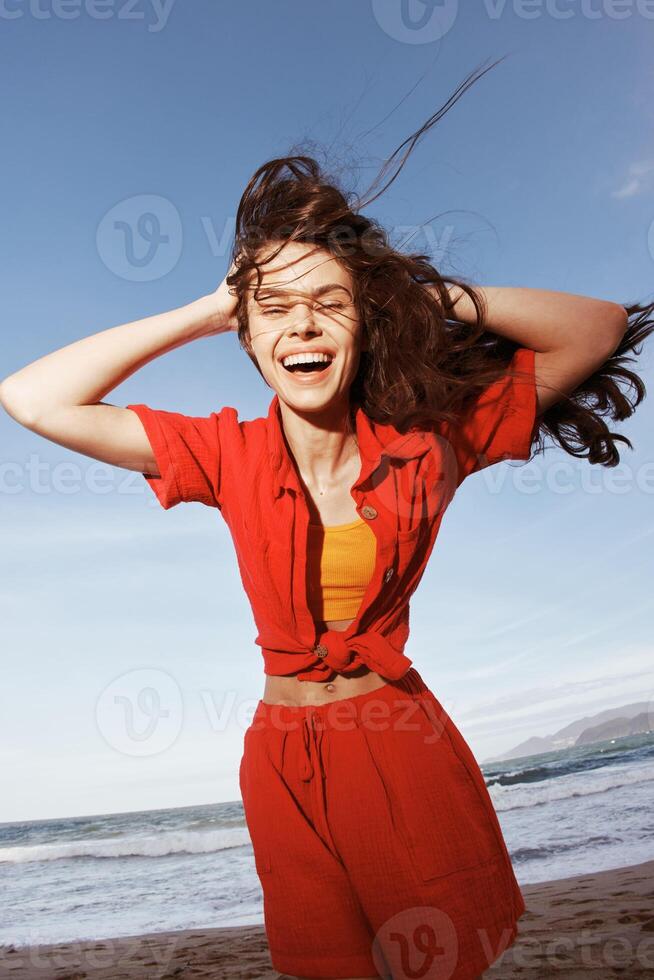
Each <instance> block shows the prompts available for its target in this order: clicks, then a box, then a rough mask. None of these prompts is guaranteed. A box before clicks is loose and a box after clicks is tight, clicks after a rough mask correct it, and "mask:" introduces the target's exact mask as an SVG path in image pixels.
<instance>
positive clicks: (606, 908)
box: [0, 861, 654, 980]
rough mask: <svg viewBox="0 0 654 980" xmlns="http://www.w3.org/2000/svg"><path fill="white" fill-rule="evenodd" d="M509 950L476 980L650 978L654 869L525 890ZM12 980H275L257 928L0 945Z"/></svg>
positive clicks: (646, 866)
mask: <svg viewBox="0 0 654 980" xmlns="http://www.w3.org/2000/svg"><path fill="white" fill-rule="evenodd" d="M522 891H523V894H524V896H525V902H526V905H527V911H526V912H525V913H524V915H523V916H522V918H521V919H520V923H519V925H520V933H519V936H518V938H517V940H516V942H515V943H514V945H513V946H512V947H511V948H510V949H508V950H507V951H506V952H505V953H504V955H503V957H501V959H500V960H499V961H497V962H496V963H495V964H494V965H493V967H492V968H491V969H489V970H487V971H486V973H485V974H484V977H487V978H489V980H490V978H496V980H500V978H501V980H510V978H512V977H525V976H531V977H534V978H538V980H544V978H548V977H550V976H556V977H569V978H571V980H574V978H576V977H587V978H588V977H592V978H593V980H604V978H608V977H611V978H613V977H616V976H623V977H627V978H629V980H631V978H632V977H639V976H652V975H654V861H647V862H645V863H643V864H637V865H633V866H630V867H625V868H618V869H614V870H611V871H603V872H599V873H596V874H584V875H577V876H575V877H572V878H565V879H561V880H558V881H548V882H540V883H538V884H533V885H525V886H524V887H523V889H522ZM5 977H11V978H12V980H17V978H20V980H31V978H35V980H36V978H38V980H86V978H89V980H91V978H92V980H121V978H124V980H150V978H151V980H155V978H157V980H159V978H161V980H163V978H169V977H170V978H172V977H177V978H182V980H187V978H195V977H197V978H204V980H209V978H212V980H215V978H222V977H225V978H227V980H237V978H238V980H277V978H279V977H280V974H279V973H278V972H277V971H276V970H274V969H273V968H272V966H271V964H270V959H269V956H268V948H267V944H266V938H265V934H264V931H263V928H262V927H261V926H240V927H234V928H220V929H196V930H192V931H180V932H161V933H154V934H150V935H141V936H126V937H122V938H119V939H105V940H97V941H95V942H79V943H61V944H56V945H50V946H32V947H20V948H15V947H12V946H5V947H0V978H5Z"/></svg>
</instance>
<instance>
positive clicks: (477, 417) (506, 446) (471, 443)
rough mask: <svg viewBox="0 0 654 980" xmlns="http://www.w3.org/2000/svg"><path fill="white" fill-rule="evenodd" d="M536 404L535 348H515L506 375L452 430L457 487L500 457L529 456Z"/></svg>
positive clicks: (469, 407)
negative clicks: (456, 468)
mask: <svg viewBox="0 0 654 980" xmlns="http://www.w3.org/2000/svg"><path fill="white" fill-rule="evenodd" d="M510 372H516V374H517V376H515V377H514V376H511V374H510ZM518 372H519V373H518ZM537 404H538V403H537V392H536V377H535V352H534V351H533V350H531V348H528V347H518V348H517V349H516V351H515V352H514V354H513V357H512V359H511V361H510V363H509V364H508V366H507V369H506V371H505V373H504V374H502V375H501V376H500V377H499V378H497V379H496V380H495V381H493V382H492V383H491V384H490V385H488V387H487V388H485V389H484V390H483V391H482V392H481V394H479V395H478V396H477V398H476V399H475V400H474V401H473V403H472V405H469V406H467V407H466V408H465V409H464V411H463V414H462V416H461V418H460V420H459V422H458V423H457V425H456V427H455V428H454V429H453V430H451V447H452V449H453V451H454V455H455V457H456V463H457V466H458V480H457V485H458V484H460V483H462V482H463V480H464V479H465V478H466V477H467V476H469V475H470V474H471V473H476V472H477V471H478V470H482V469H485V468H486V467H487V466H492V465H493V464H494V463H499V462H500V461H502V460H506V459H523V460H526V459H529V457H530V455H531V449H532V443H533V441H534V438H535V436H536V433H537V430H538V418H537Z"/></svg>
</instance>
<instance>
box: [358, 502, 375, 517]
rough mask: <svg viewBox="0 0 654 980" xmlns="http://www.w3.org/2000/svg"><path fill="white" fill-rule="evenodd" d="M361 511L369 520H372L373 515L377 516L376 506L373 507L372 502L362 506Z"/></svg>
mask: <svg viewBox="0 0 654 980" xmlns="http://www.w3.org/2000/svg"><path fill="white" fill-rule="evenodd" d="M361 513H362V514H363V516H364V517H367V518H368V519H369V520H372V518H373V517H376V516H377V511H376V510H375V508H374V507H371V506H370V504H365V506H364V507H362V508H361Z"/></svg>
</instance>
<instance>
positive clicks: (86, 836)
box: [0, 734, 654, 946]
mask: <svg viewBox="0 0 654 980" xmlns="http://www.w3.org/2000/svg"><path fill="white" fill-rule="evenodd" d="M481 768H482V771H483V773H484V776H485V778H486V784H487V786H488V788H489V792H490V794H491V797H492V799H493V803H494V805H495V808H496V810H497V813H498V816H499V819H500V823H501V825H502V830H503V832H504V836H505V839H506V842H507V846H508V848H509V852H510V854H511V859H512V861H513V866H514V869H515V873H516V877H517V879H518V881H519V883H520V884H521V885H525V884H528V883H531V882H537V881H545V880H548V879H550V878H562V877H567V876H570V875H575V874H581V873H584V872H592V871H601V870H604V869H608V868H615V867H621V866H623V865H629V864H637V863H639V862H641V861H647V860H651V859H653V858H654V734H647V735H638V736H630V737H626V738H620V739H612V740H610V741H606V742H601V743H597V744H595V745H591V746H584V747H583V748H578V749H574V748H573V749H564V750H561V751H557V752H551V753H548V754H546V755H538V756H532V757H525V758H522V759H519V760H512V761H511V762H506V763H499V764H494V765H484V766H482V767H481ZM0 894H1V895H2V916H1V917H0V944H9V943H13V944H14V945H16V946H24V945H32V944H39V943H49V942H74V941H77V940H83V939H98V938H111V937H116V936H124V935H137V934H140V933H142V932H159V931H164V930H168V929H188V928H208V927H215V926H225V925H230V926H234V925H249V924H253V923H263V912H262V896H261V889H260V885H259V879H258V878H257V875H256V872H255V868H254V859H253V854H252V846H251V843H250V837H249V834H248V831H247V827H246V825H245V820H244V816H243V808H242V805H241V802H240V800H239V801H235V802H230V803H217V804H214V805H208V806H195V807H184V808H179V809H172V810H149V811H145V812H134V813H118V814H108V815H98V816H93V817H77V818H75V817H73V818H68V819H62V820H44V821H33V822H29V823H4V824H0Z"/></svg>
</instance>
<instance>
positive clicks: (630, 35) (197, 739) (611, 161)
mask: <svg viewBox="0 0 654 980" xmlns="http://www.w3.org/2000/svg"><path fill="white" fill-rule="evenodd" d="M652 7H653V5H652V4H649V5H648V4H647V3H645V2H644V0H641V2H636V0H634V2H633V4H629V3H625V2H621V3H620V4H617V3H612V2H610V0H586V2H585V3H581V2H574V0H568V2H565V0H558V2H557V3H555V2H553V0H548V2H543V3H541V4H539V3H538V2H536V3H534V2H531V3H529V4H527V3H524V2H523V3H519V2H518V0H514V2H513V3H508V2H507V3H501V2H499V0H496V2H490V0H486V2H482V3H478V4H467V5H465V7H464V5H463V3H460V4H456V3H454V2H451V0H449V2H448V0H445V2H441V3H434V2H433V0H432V2H430V3H422V2H421V0H408V3H407V4H405V5H404V14H403V5H402V3H400V0H358V2H356V3H352V2H345V0H332V2H330V3H328V4H319V3H315V2H306V0H279V2H276V3H274V4H269V3H264V2H261V0H258V2H247V0H246V2H243V3H239V4H237V3H229V4H227V3H220V4H218V3H211V2H208V0H197V2H195V3H193V4H186V5H185V4H182V3H179V2H178V3H174V2H173V3H172V4H168V5H166V6H161V5H160V6H155V5H153V4H148V3H145V2H144V0H138V2H137V3H135V4H134V5H129V6H128V5H127V4H125V3H124V2H123V0H115V2H111V0H109V2H107V3H104V4H103V5H102V7H100V6H98V7H97V8H96V7H94V6H93V5H92V4H91V3H90V2H89V3H86V4H82V3H79V4H78V5H75V4H74V3H69V4H67V5H65V6H64V5H60V6H58V5H57V4H55V3H53V2H52V0H40V2H39V4H38V5H37V4H36V3H35V2H32V3H31V4H30V3H20V2H18V0H13V3H8V4H7V5H5V7H4V10H3V13H2V14H0V16H1V17H2V19H3V20H5V21H6V23H4V24H3V29H2V32H1V34H2V39H1V40H0V50H1V52H2V57H1V58H0V73H1V74H2V81H3V83H4V90H5V91H8V90H9V89H11V92H12V99H11V109H12V111H11V113H10V114H7V116H6V117H5V122H4V133H5V148H4V151H3V154H2V161H1V162H0V166H1V167H2V170H3V180H2V186H3V191H4V194H3V216H4V222H3V231H4V234H3V235H2V236H1V237H0V248H1V249H2V254H1V257H0V258H1V262H2V268H3V272H4V273H5V275H3V290H2V305H3V331H2V337H3V344H2V359H1V366H0V376H2V377H4V376H6V375H7V374H9V373H11V372H13V371H15V370H17V369H18V368H20V367H22V366H23V365H25V364H27V363H29V362H30V361H32V360H35V359H36V358H38V357H41V356H43V355H44V354H46V353H48V352H50V351H52V350H55V349H57V348H59V347H62V346H64V345H66V344H69V343H72V342H73V341H75V340H77V339H79V338H81V337H83V336H86V335H88V334H91V333H95V332H97V331H100V330H102V329H105V328H108V327H111V326H115V325H117V324H119V323H124V322H128V321H132V320H136V319H139V318H140V317H143V316H148V315H151V314H154V313H159V312H162V311H164V310H168V309H172V308H174V307H177V306H181V305H183V304H184V303H187V302H190V301H191V300H193V299H195V298H196V297H198V296H200V295H202V294H204V293H206V292H209V291H210V290H212V289H213V288H215V286H216V285H217V284H218V282H219V281H220V280H221V279H222V277H223V275H224V274H225V272H226V269H227V260H228V247H229V244H230V240H231V234H232V230H233V227H234V217H235V214H236V208H237V206H238V201H239V199H240V196H241V193H242V191H243V189H244V187H245V184H246V183H247V181H248V179H249V178H250V176H251V175H252V173H253V171H254V170H255V169H256V168H257V167H258V166H259V165H260V164H261V163H263V162H264V161H265V160H267V159H270V158H272V157H275V156H280V155H285V154H286V153H287V152H289V151H290V149H291V147H293V146H295V145H296V144H297V143H298V141H301V140H311V141H315V142H317V143H318V144H319V145H320V146H322V147H323V148H331V152H332V156H331V160H332V161H333V162H334V163H335V164H343V163H347V162H348V161H350V162H351V163H352V164H353V168H352V169H351V170H350V171H349V174H350V176H349V177H346V179H347V181H348V182H349V184H350V186H353V187H356V189H358V190H360V191H362V190H364V189H365V188H366V187H367V186H368V183H369V182H370V180H372V178H373V176H374V175H375V174H376V172H377V169H378V168H379V166H381V164H382V162H383V160H384V159H385V157H387V156H388V155H389V154H390V153H391V152H392V151H393V150H394V149H395V148H396V146H398V144H399V143H400V142H402V140H404V139H405V138H406V137H407V136H408V135H410V134H411V133H412V132H413V131H414V130H415V129H417V127H418V126H419V125H421V124H422V122H424V121H425V119H427V118H428V117H429V116H430V115H431V114H432V113H433V112H434V111H435V110H436V109H437V108H438V107H439V106H440V105H441V104H442V103H443V102H444V101H445V99H446V98H447V97H448V96H449V95H450V94H451V92H452V91H453V90H454V88H455V87H456V85H457V84H458V83H459V82H460V81H462V79H463V78H464V77H465V76H466V75H467V74H468V73H469V72H470V71H471V70H472V69H474V68H475V67H477V66H478V65H480V64H481V63H482V62H484V61H486V60H489V61H492V60H495V59H496V58H498V57H500V56H502V55H504V54H509V57H508V58H507V59H506V60H505V61H504V62H503V63H502V64H501V65H499V66H498V67H497V68H495V69H493V71H492V72H490V73H489V74H488V75H486V76H485V77H484V78H483V79H482V80H481V81H480V82H478V83H477V84H476V85H475V86H473V88H472V89H471V90H470V91H469V92H468V93H467V94H466V95H465V96H464V97H463V99H462V100H461V101H459V102H458V103H457V105H456V106H455V107H454V108H453V109H452V110H451V111H450V112H449V113H448V115H447V116H446V117H445V119H444V120H443V121H442V122H441V123H439V124H438V126H437V127H436V128H435V129H433V130H432V131H431V132H430V133H429V135H428V136H427V137H426V139H425V140H423V141H422V142H421V144H420V145H419V147H418V148H417V150H416V151H415V152H414V153H413V154H412V156H411V158H410V160H409V162H408V164H407V165H406V167H405V168H404V170H403V172H402V174H401V175H400V177H399V178H398V179H397V180H396V181H395V183H394V184H393V186H392V187H391V189H390V190H389V191H388V192H387V193H386V194H385V195H384V196H383V197H382V198H381V199H380V200H379V201H377V202H375V204H374V205H373V206H372V207H371V209H370V213H371V214H373V215H374V216H375V217H377V218H378V219H379V220H381V221H382V222H383V223H384V224H385V225H386V226H387V227H388V228H389V229H391V230H392V233H393V235H394V236H396V240H402V239H403V238H405V237H406V236H407V234H409V233H410V231H415V230H416V229H417V232H416V234H415V236H414V238H413V239H412V247H414V248H416V250H425V249H426V248H429V247H430V246H432V247H433V246H434V245H435V246H436V247H437V249H439V250H440V251H439V253H438V254H437V255H436V256H435V257H436V258H437V259H438V263H437V264H440V265H441V268H442V269H443V270H444V271H445V272H448V273H450V274H455V275H456V274H460V275H464V276H466V277H468V278H469V279H470V280H472V281H474V282H478V283H481V284H487V285H521V286H532V287H541V288H550V289H556V290H564V291H569V292H574V293H582V294H588V295H592V296H597V297H600V298H605V299H610V300H616V301H622V302H628V301H634V300H636V299H641V300H645V299H651V297H652V292H653V289H654V232H653V231H652V221H653V220H654V143H653V141H652V132H653V131H654V129H653V126H652V123H653V122H654V118H653V117H654V102H653V100H652V99H651V92H652V83H653V81H654V79H653V64H652V60H651V44H652V38H653V36H654V19H653V18H654V9H649V8H652ZM422 76H424V77H422ZM400 103H401V104H400ZM145 211H150V212H153V213H155V214H156V215H157V218H158V220H159V226H158V228H154V227H153V226H152V225H145V224H141V225H139V221H138V219H139V216H141V215H142V214H143V213H144V212H145ZM437 215H440V217H438V218H437V219H436V220H433V221H432V222H431V224H428V225H427V226H426V227H424V224H425V223H426V222H428V220H429V219H433V218H434V216H437ZM115 220H119V221H122V222H123V223H124V224H123V226H122V227H123V228H127V229H128V230H127V231H126V232H124V233H120V234H118V233H116V232H115V231H114V230H113V229H114V221H115ZM160 236H167V240H166V241H162V240H161V238H160ZM153 241H154V244H153ZM128 242H129V244H126V243H128ZM128 248H131V249H132V251H131V252H128V251H127V249H128ZM574 328H575V325H574V323H571V324H570V330H574ZM640 370H641V372H642V374H643V376H644V378H645V381H646V383H647V384H648V386H649V387H651V385H652V384H653V383H654V378H653V376H652V353H651V345H650V348H649V349H648V350H646V351H645V353H644V355H643V357H642V358H641V361H640ZM271 396H272V392H271V390H270V389H269V388H267V387H266V385H265V384H264V382H263V381H262V379H261V378H260V377H259V375H258V374H257V372H256V371H255V369H254V368H253V366H252V365H251V363H250V361H249V360H248V358H247V356H246V355H245V353H244V352H243V351H242V350H240V348H239V347H238V342H237V340H236V337H235V336H234V335H227V336H218V337H211V338H206V339H203V340H199V341H196V342H194V343H192V344H189V345H187V346H185V347H183V348H179V349H177V350H175V351H172V352H169V353H168V354H166V355H164V356H163V357H161V358H158V359H157V360H155V361H153V362H151V363H150V364H148V365H147V366H146V367H144V368H142V369H141V370H140V371H138V372H136V373H135V374H133V375H132V376H131V377H130V378H129V379H127V380H126V381H125V382H124V383H123V384H121V385H119V386H118V387H117V388H116V389H114V390H113V392H111V394H110V395H108V396H107V398H106V400H108V401H111V402H113V403H114V404H119V405H126V404H128V403H132V402H145V403H146V404H149V405H151V406H153V407H157V408H165V409H169V410H174V411H181V412H185V413H187V414H193V415H196V414H197V415H200V414H208V413H209V412H211V411H213V410H217V409H219V408H220V407H222V406H223V405H233V406H235V407H236V408H237V409H238V411H239V415H240V417H241V418H254V417H256V416H258V415H261V414H264V413H265V412H266V411H267V408H268V405H269V402H270V398H271ZM652 422H653V417H652V404H651V399H646V400H645V402H644V403H643V404H642V406H641V407H640V409H639V411H638V412H637V414H636V416H635V417H634V418H633V419H632V420H630V421H629V422H628V423H626V424H623V425H622V426H621V427H620V430H619V431H621V432H623V433H624V434H626V435H627V436H629V438H630V439H631V440H632V442H633V444H634V447H635V448H634V451H633V452H632V451H630V450H629V449H625V450H624V454H623V464H622V465H621V467H620V468H619V470H618V471H616V470H613V471H609V470H606V469H604V468H602V467H598V466H589V464H588V463H587V462H586V461H583V460H575V459H573V458H572V457H569V456H567V455H566V454H564V453H563V452H562V451H561V450H558V449H549V450H548V451H547V453H546V455H545V457H541V458H539V460H538V461H537V462H535V463H533V464H529V468H528V470H527V468H523V467H522V466H521V464H517V463H507V464H500V465H498V466H495V467H493V468H491V469H489V470H487V471H485V472H483V473H479V474H476V475H475V476H473V477H471V478H470V479H469V480H467V481H466V483H465V484H464V485H463V486H462V487H461V488H460V490H459V491H458V493H457V496H456V498H455V500H454V501H453V503H452V504H451V506H450V509H449V511H448V513H447V515H446V516H445V519H444V521H443V525H442V529H441V533H440V537H439V540H438V541H437V544H436V547H435V550H434V552H433V555H432V558H431V561H430V564H429V567H428V569H427V571H426V573H425V576H424V578H423V581H422V583H421V585H420V588H419V589H418V592H417V593H416V595H415V596H414V598H413V600H412V613H411V620H412V636H411V638H410V640H409V644H408V646H407V654H408V655H409V656H410V657H411V659H412V660H413V662H414V665H415V667H416V668H417V669H418V670H419V671H420V672H421V674H422V676H423V677H424V678H425V680H426V681H427V683H428V684H429V686H430V687H431V688H432V690H433V691H434V693H435V694H436V695H437V697H438V698H439V699H440V700H441V702H442V703H443V705H444V706H445V707H446V708H447V710H448V711H449V712H450V713H451V715H452V716H453V718H454V720H455V722H456V723H457V725H458V726H459V728H460V729H461V730H462V732H463V733H464V735H465V737H466V738H467V739H468V741H469V743H470V745H471V747H472V749H473V751H474V752H475V754H476V756H477V758H478V759H479V760H483V759H484V758H486V757H488V756H490V755H492V754H494V753H499V752H502V751H504V750H506V749H508V748H510V747H511V746H512V745H514V744H516V743H517V742H518V741H521V740H522V739H523V738H526V737H528V736H530V735H533V734H542V735H544V734H548V733H550V732H552V731H554V730H555V729H557V728H559V727H561V726H562V725H564V724H566V723H567V722H569V721H572V720H574V719H576V718H578V717H579V716H581V715H585V714H592V713H593V712H595V711H598V710H601V709H603V708H605V707H612V706H616V705H619V704H622V703H626V702H629V701H636V700H638V701H643V700H646V701H651V700H652V697H653V695H654V670H653V663H654V659H653V657H652V639H651V629H648V626H651V622H652V600H651V583H652V570H653V569H652V557H651V556H652V541H653V534H654V519H653V517H652V499H653V496H654V452H653V446H654V442H653V438H652V431H653V426H652ZM528 474H529V475H528ZM0 478H1V479H0V485H1V489H2V493H1V496H0V509H1V514H0V533H1V535H2V579H1V582H0V616H1V618H0V622H1V624H2V625H1V627H0V630H1V634H0V636H1V649H2V661H3V684H2V686H1V688H0V707H1V711H0V719H1V720H0V736H1V738H0V746H1V748H0V762H1V763H2V770H3V775H4V785H5V788H6V789H7V790H9V792H7V793H6V794H3V796H4V800H3V804H2V808H1V809H0V821H2V820H13V819H32V818H46V817H51V816H67V815H72V814H90V813H98V812H110V811H120V810H136V809H142V808H150V807H164V806H176V805H185V804H193V803H208V802H213V801H217V800H229V799H237V798H238V796H239V793H238V782H237V775H238V763H239V759H240V755H241V751H242V737H243V730H244V727H245V725H246V724H247V722H248V721H249V718H248V717H247V715H248V712H249V711H251V709H252V708H253V706H254V704H255V703H256V700H257V699H258V698H259V697H260V696H261V693H262V690H263V670H262V661H261V657H260V653H259V648H258V647H256V646H255V644H254V637H255V635H256V630H255V627H254V621H253V619H252V616H251V613H250V609H249V606H248V604H247V600H246V598H245V595H244V593H243V591H242V587H241V583H240V579H239V576H238V570H237V564H236V558H235V554H234V551H233V547H232V544H231V540H230V538H229V534H228V531H227V528H226V526H225V524H224V522H223V521H222V518H221V516H220V515H219V514H218V512H216V511H214V510H210V509H209V508H204V507H203V506H202V505H200V504H187V505H184V504H182V505H180V506H178V507H176V508H174V509H172V510H170V511H167V512H165V511H163V509H161V508H160V506H159V504H158V503H157V502H156V500H155V498H154V495H153V494H152V492H151V491H150V489H149V488H148V487H147V485H146V484H145V481H144V480H143V478H142V477H141V475H140V474H136V473H132V472H130V471H127V470H123V469H120V468H117V467H111V466H108V465H105V464H102V463H99V462H98V461H96V460H93V459H90V458H87V457H84V456H82V455H80V454H77V453H75V452H72V451H70V450H67V449H65V448H64V447H62V446H58V445H56V444H55V443H52V442H49V441H47V440H46V439H43V438H42V437H39V436H38V435H36V434H34V433H31V432H29V431H28V430H26V429H24V428H22V427H21V426H19V425H18V424H17V423H15V422H14V421H13V420H12V419H11V418H10V417H9V416H8V415H6V414H5V413H2V415H0Z"/></svg>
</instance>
